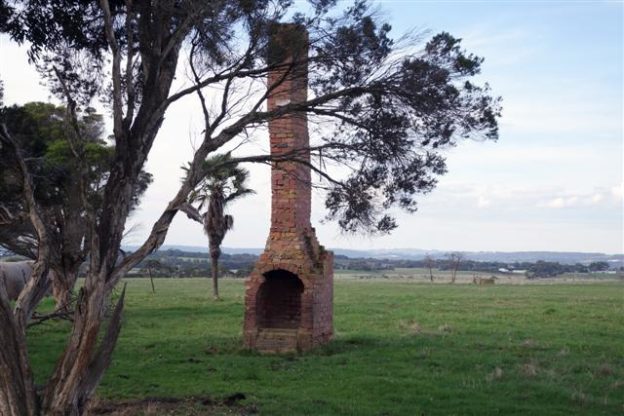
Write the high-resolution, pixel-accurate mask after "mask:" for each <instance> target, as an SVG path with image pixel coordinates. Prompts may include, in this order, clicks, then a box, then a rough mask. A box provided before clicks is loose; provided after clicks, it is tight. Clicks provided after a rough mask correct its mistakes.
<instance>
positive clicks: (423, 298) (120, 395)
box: [29, 279, 624, 416]
mask: <svg viewBox="0 0 624 416" xmlns="http://www.w3.org/2000/svg"><path fill="white" fill-rule="evenodd" d="M222 291H223V295H224V296H223V297H224V299H225V300H224V301H223V302H219V303H215V302H212V301H211V300H210V294H209V293H210V290H209V282H208V281H207V280H206V279H175V280H161V281H159V283H158V292H157V293H156V294H152V293H151V290H150V289H149V281H148V280H147V279H129V280H128V297H127V299H128V301H127V309H126V323H125V328H124V331H123V332H122V334H121V337H120V340H119V345H118V348H117V350H116V352H115V355H114V357H113V364H112V366H111V368H110V371H109V372H108V373H107V375H106V377H105V378H104V380H103V382H102V385H101V386H100V388H99V390H98V393H99V395H100V396H101V397H102V398H103V399H115V400H120V399H130V398H144V397H147V396H149V397H159V396H160V397H171V396H173V397H188V396H192V395H195V396H210V397H212V398H214V399H217V400H218V399H222V398H224V397H226V396H229V395H231V394H233V393H236V392H242V393H244V394H245V395H246V396H247V399H246V400H245V402H244V403H245V404H247V405H251V406H255V407H257V408H258V410H259V414H261V415H272V416H280V415H284V416H286V415H288V416H290V415H362V416H368V415H371V416H373V415H375V416H377V415H381V414H387V415H410V416H411V415H414V414H426V415H450V414H460V415H493V414H504V415H538V414H540V415H562V416H563V415H570V414H583V415H615V414H619V413H621V410H622V405H624V401H622V397H623V395H622V393H623V388H624V384H623V381H624V361H623V360H622V357H624V343H622V340H621V337H618V336H615V334H619V333H620V331H621V328H622V325H624V310H623V309H622V308H621V299H622V296H623V295H624V286H622V285H621V284H613V283H610V284H592V285H547V286H545V285H524V286H511V285H501V286H495V287H488V288H483V287H477V286H473V285H456V286H450V285H430V284H423V285H421V284H411V283H404V282H398V281H383V282H375V281H345V280H340V279H339V280H337V281H336V285H335V312H334V319H335V321H334V323H335V332H336V336H335V339H334V341H332V342H331V343H330V344H329V345H327V346H325V347H322V348H319V349H317V350H315V351H313V352H310V353H306V354H301V355H300V354H290V355H282V356H273V355H266V356H263V355H258V354H255V353H250V352H248V351H245V350H244V349H243V348H242V347H241V325H242V322H241V317H242V315H243V307H244V306H243V299H244V298H243V291H244V286H243V282H241V281H236V280H227V279H226V280H223V281H222ZM67 331H68V325H67V324H58V323H46V324H43V325H40V326H38V327H35V328H33V331H32V334H31V335H30V339H29V341H30V346H29V349H30V350H31V351H32V352H33V361H34V366H35V371H36V375H37V378H38V379H39V380H43V379H44V376H45V375H46V374H47V373H48V372H49V371H50V369H51V367H52V365H53V363H54V362H55V359H56V356H57V355H56V354H57V353H58V351H60V350H61V347H62V344H63V342H64V338H65V337H66V335H67Z"/></svg>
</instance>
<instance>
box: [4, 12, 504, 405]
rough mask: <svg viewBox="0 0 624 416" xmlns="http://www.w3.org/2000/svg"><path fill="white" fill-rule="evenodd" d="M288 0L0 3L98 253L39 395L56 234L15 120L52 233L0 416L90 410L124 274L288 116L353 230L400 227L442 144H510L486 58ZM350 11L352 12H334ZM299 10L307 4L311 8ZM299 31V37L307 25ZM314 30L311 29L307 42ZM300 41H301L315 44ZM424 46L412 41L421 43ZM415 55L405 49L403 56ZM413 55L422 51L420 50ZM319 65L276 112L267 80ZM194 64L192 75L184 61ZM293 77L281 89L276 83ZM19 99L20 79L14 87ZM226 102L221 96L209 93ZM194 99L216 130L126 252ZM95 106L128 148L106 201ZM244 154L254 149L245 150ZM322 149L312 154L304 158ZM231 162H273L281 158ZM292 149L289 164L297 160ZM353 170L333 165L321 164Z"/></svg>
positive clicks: (438, 160)
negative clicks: (154, 167)
mask: <svg viewBox="0 0 624 416" xmlns="http://www.w3.org/2000/svg"><path fill="white" fill-rule="evenodd" d="M292 4H293V3H292V2H291V1H290V0H273V1H269V0H245V1H238V0H222V1H206V0H182V1H180V0H160V1H151V2H147V1H130V0H127V1H122V0H99V1H95V0H93V1H91V0H58V1H54V2H48V1H40V0H10V1H8V0H0V33H6V34H8V36H10V37H11V38H12V39H13V40H14V41H16V42H25V41H27V42H28V44H29V45H30V50H29V55H30V59H31V61H32V62H33V63H34V64H35V65H37V67H38V69H39V71H40V72H41V74H42V75H43V76H44V77H45V79H46V80H47V81H48V84H49V88H50V90H51V91H52V93H54V94H55V95H56V96H57V97H59V98H60V99H62V100H63V101H64V102H65V107H66V109H67V111H66V119H67V120H68V123H67V125H68V128H70V131H71V133H72V134H71V135H69V136H68V137H67V138H66V140H67V143H68V144H69V145H70V146H69V147H70V148H71V152H70V157H71V158H72V161H73V163H76V165H77V166H78V167H79V168H78V174H77V175H76V177H75V181H76V182H77V183H78V184H79V186H78V194H79V198H80V200H81V201H83V206H82V208H83V209H84V212H83V214H82V215H83V218H84V219H85V227H86V230H87V232H86V233H85V238H84V240H83V241H81V246H88V250H89V261H88V271H87V274H86V278H85V282H84V285H83V286H82V288H81V289H80V292H79V294H78V300H77V305H76V309H75V313H74V315H73V323H72V327H71V331H70V335H69V336H68V337H67V343H66V345H65V347H64V350H63V352H62V354H60V356H59V358H58V360H57V362H56V364H55V365H54V368H53V369H52V371H51V373H50V377H49V378H48V379H47V380H45V381H44V383H43V385H42V386H41V387H40V388H35V382H34V377H33V370H32V367H31V360H30V356H29V352H28V348H27V347H26V346H27V342H26V329H27V326H28V321H29V319H30V317H31V316H32V314H33V313H34V311H35V308H36V307H37V305H38V304H39V303H40V301H41V299H42V298H43V296H44V295H45V293H46V290H47V285H48V282H47V279H46V276H47V273H48V270H49V268H50V265H51V255H52V249H53V248H54V246H53V245H54V241H53V238H52V234H51V230H50V229H49V227H48V224H47V223H46V220H45V214H44V209H43V207H42V204H41V203H40V202H39V201H38V200H37V198H36V191H37V189H36V187H35V182H34V180H33V171H32V168H31V166H30V165H29V163H28V159H27V158H26V157H25V156H24V151H23V149H22V147H21V144H20V142H19V140H17V139H16V138H15V136H14V134H13V133H12V132H11V130H10V129H9V128H8V125H7V123H6V121H5V120H0V146H1V149H0V152H2V154H3V155H8V156H10V158H11V160H12V163H13V165H14V166H15V171H16V172H18V173H19V176H20V183H21V186H20V192H21V195H22V199H23V201H24V202H23V203H24V206H25V211H26V212H27V215H28V220H29V222H30V224H31V226H32V229H33V230H34V236H35V239H36V241H37V261H36V262H35V264H34V271H33V276H32V278H31V280H30V281H29V283H28V284H27V285H26V287H25V288H24V290H23V291H22V293H21V294H20V296H19V299H18V300H17V302H16V303H15V304H14V305H11V304H10V303H9V301H8V299H7V296H6V293H5V292H6V291H5V290H4V287H3V286H2V285H1V284H0V328H2V331H0V369H1V370H2V371H0V413H1V414H3V415H11V416H13V415H19V416H23V415H28V416H30V415H52V416H57V415H82V414H84V413H85V412H86V410H87V408H88V405H89V402H90V400H91V398H92V396H93V393H94V391H95V389H96V387H97V386H98V384H99V382H100V380H101V379H102V377H103V375H104V372H105V371H106V369H107V368H108V366H109V364H110V361H111V358H112V353H113V351H114V347H115V344H116V342H117V338H118V335H119V332H120V330H121V315H122V311H123V305H124V296H123V295H122V296H121V297H120V298H119V301H118V302H117V304H116V307H115V308H114V309H113V312H112V313H110V314H109V313H106V312H107V311H108V310H109V309H108V305H109V302H110V299H111V294H112V291H113V290H114V288H115V287H116V285H117V283H118V282H119V280H120V279H121V278H122V277H123V276H124V275H125V274H126V273H127V272H128V271H129V270H130V269H132V268H133V267H134V266H136V265H137V264H138V263H140V262H141V261H142V260H143V259H144V258H145V257H147V256H148V255H149V254H150V253H152V252H153V251H154V250H156V249H158V248H159V247H160V246H161V245H162V244H163V242H164V241H165V237H166V235H167V232H168V230H169V227H170V225H171V223H172V221H173V219H174V218H175V216H176V215H177V213H178V211H180V210H181V209H182V208H183V207H184V206H185V205H186V204H188V198H189V195H190V194H191V193H192V192H193V190H194V189H196V188H197V186H198V185H199V184H200V183H201V182H202V180H204V178H205V174H206V173H207V172H205V170H204V169H203V163H204V161H205V160H206V159H207V158H208V157H209V155H211V154H214V153H215V152H217V151H223V149H224V146H229V147H228V148H237V146H244V145H245V144H246V143H248V141H249V137H250V133H252V131H253V129H254V128H257V127H259V126H264V125H266V124H267V123H268V121H269V120H271V119H275V118H280V117H283V116H285V115H289V114H306V115H307V116H308V117H309V118H310V119H311V121H313V122H318V123H319V125H320V126H322V127H323V128H322V130H321V134H319V135H318V137H316V139H315V141H313V142H312V143H313V144H312V145H311V146H310V148H309V149H294V150H293V152H292V153H290V154H288V155H286V156H287V157H289V158H291V160H295V161H298V162H299V163H306V164H307V165H309V166H310V168H311V169H313V170H314V171H315V172H317V173H318V174H319V175H320V176H321V177H322V178H323V184H322V185H323V186H324V187H325V189H326V190H327V195H326V202H325V205H326V208H327V210H328V216H329V217H330V218H332V219H335V220H336V221H337V222H338V224H339V226H340V227H342V229H344V230H346V231H348V232H355V231H366V232H389V231H391V230H392V229H394V228H395V227H396V226H397V224H396V222H395V221H394V219H393V218H392V217H391V216H390V215H389V214H388V212H389V210H390V209H392V208H393V207H400V208H403V209H405V210H407V211H409V212H414V211H415V210H416V198H417V197H418V196H420V195H422V194H426V193H428V192H430V191H431V190H432V189H433V188H434V187H435V186H436V184H437V177H438V176H439V175H442V174H444V173H445V172H446V165H445V159H444V156H443V154H442V153H441V150H442V149H444V148H448V147H450V146H453V145H454V144H455V143H457V141H459V140H462V139H467V138H471V137H484V138H487V139H493V140H495V139H496V138H497V137H498V126H497V119H498V117H499V115H500V106H499V100H498V99H497V98H495V97H492V96H491V94H490V91H489V88H488V86H487V85H484V86H480V85H478V84H476V83H474V82H473V81H471V79H472V78H473V77H474V76H475V75H477V74H478V73H479V71H480V68H481V64H482V62H483V60H482V59H481V58H479V57H477V56H475V55H472V54H470V53H467V52H466V51H464V50H463V49H462V47H461V42H460V40H459V39H456V38H454V37H453V36H451V35H450V34H448V33H440V34H437V35H435V36H433V37H432V38H431V39H430V40H429V41H427V42H426V43H425V44H424V45H423V47H422V48H415V47H414V44H413V42H410V39H407V38H406V39H407V40H406V41H405V42H403V44H401V43H400V42H396V41H394V40H393V39H392V38H391V37H390V32H391V27H390V25H388V24H386V23H384V22H380V21H379V20H378V19H377V18H376V17H375V16H374V14H373V13H371V12H370V11H369V9H368V6H367V4H366V2H364V1H357V2H355V3H354V4H353V5H352V6H350V7H345V5H344V3H338V2H335V1H332V0H311V1H310V7H309V8H308V9H307V10H309V12H307V13H304V12H301V11H297V10H293V9H292ZM336 7H339V8H341V10H336ZM303 9H304V8H303V7H301V8H300V9H299V8H298V10H303ZM287 20H288V21H289V22H290V23H293V24H294V25H295V27H297V28H300V29H305V31H307V33H308V34H309V49H308V53H307V54H305V55H304V56H298V57H295V58H294V59H293V60H292V61H288V62H280V61H279V60H276V59H267V57H269V56H270V55H271V56H274V55H275V52H279V51H275V50H274V48H271V47H270V46H271V44H272V42H271V40H272V39H274V34H275V33H276V30H279V27H280V23H283V22H285V21H287ZM300 31H301V30H300ZM300 38H302V36H300ZM300 40H301V39H300ZM411 40H414V39H411ZM401 46H406V47H405V48H402V47H401ZM408 47H409V48H408ZM303 64H305V65H306V66H307V67H308V68H309V73H308V81H309V86H310V90H311V94H310V98H308V99H306V100H305V101H301V102H290V103H285V104H284V105H281V106H279V107H277V108H275V109H272V110H267V109H266V101H267V97H268V96H269V95H270V94H271V91H272V90H267V88H266V84H265V80H266V77H267V74H268V73H269V72H270V71H273V70H275V69H276V68H279V69H281V70H282V71H281V72H283V73H284V74H286V76H285V77H288V76H292V72H293V71H294V72H296V71H295V69H296V68H298V67H300V65H303ZM184 66H186V67H190V68H191V72H192V77H190V78H191V79H190V80H188V82H186V83H185V84H184V85H176V86H175V88H173V87H172V85H173V82H174V79H176V75H177V76H178V77H177V79H178V80H179V82H182V81H183V80H184V78H185V77H184V76H183V75H182V70H183V68H182V67H184ZM279 84H280V80H277V82H275V83H273V84H272V85H279ZM4 87H5V88H6V89H10V88H18V86H13V85H5V86H4ZM208 90H210V91H213V92H218V96H217V97H215V96H213V95H211V96H207V95H205V94H204V92H205V91H208ZM193 94H195V95H196V96H197V98H198V102H199V105H200V106H201V109H202V111H203V113H204V121H205V123H204V124H205V125H204V127H205V128H204V130H203V133H202V138H201V141H200V143H199V144H198V146H197V148H196V149H195V152H194V154H193V157H192V160H191V161H190V163H189V165H188V170H187V172H186V174H185V176H184V178H183V180H182V183H181V184H180V187H179V189H178V190H177V191H176V192H175V193H174V195H172V198H171V200H170V201H169V203H168V204H167V206H166V207H165V208H164V210H163V211H162V214H161V215H160V217H159V218H158V220H157V221H156V222H155V223H154V225H153V227H152V230H151V232H150V234H149V236H148V237H147V238H146V240H145V241H144V242H143V244H142V245H141V246H140V247H139V248H138V249H137V250H136V251H135V252H134V253H131V254H129V255H127V256H125V257H124V258H123V259H120V258H119V249H120V246H121V241H122V238H123V235H124V228H125V226H126V221H127V219H128V215H129V213H130V211H131V209H132V206H133V204H134V195H135V190H136V188H137V186H138V185H139V182H140V180H141V173H142V171H143V167H144V165H145V163H146V160H147V158H148V155H149V153H150V150H151V149H152V146H153V145H154V141H155V140H156V137H157V135H158V132H159V130H160V127H161V125H162V123H163V121H164V119H165V115H166V114H167V112H168V109H169V108H170V107H171V106H172V105H174V104H175V103H176V102H177V101H178V100H180V99H181V98H183V97H187V96H189V95H193ZM96 99H103V100H104V101H106V102H107V103H108V104H109V106H110V111H111V122H112V127H113V140H114V151H113V155H112V157H111V161H110V170H109V171H108V173H107V175H106V177H105V178H103V180H102V184H101V188H102V194H101V195H102V196H101V199H100V201H99V203H98V204H97V205H94V204H91V203H90V202H89V198H88V195H89V185H88V184H89V174H90V167H91V166H90V164H89V163H87V159H86V158H85V157H84V155H85V152H86V148H87V145H88V141H87V140H86V138H85V137H84V135H83V134H82V132H81V129H80V128H79V126H80V114H81V111H82V110H84V109H86V108H88V107H89V106H90V103H91V102H92V101H94V100H96ZM246 149H248V150H252V149H257V147H256V148H254V147H249V146H247V147H246ZM302 152H304V153H306V154H308V152H310V153H311V154H312V155H313V156H316V157H313V158H311V159H309V160H303V159H302V158H301V157H300V155H301V153H302ZM245 155H246V156H244V157H242V156H240V157H234V156H233V157H232V160H233V161H234V162H243V161H253V162H262V163H268V162H270V161H272V158H271V155H270V154H267V153H266V152H260V153H258V154H252V155H250V154H249V152H246V153H245ZM286 156H284V155H282V156H281V157H282V158H283V157H286ZM315 160H318V161H335V162H336V163H340V164H342V165H344V164H347V165H348V166H350V167H351V169H349V170H348V173H346V174H344V173H345V171H344V170H338V171H332V170H327V169H326V168H325V166H326V165H325V164H324V163H320V162H312V161H315Z"/></svg>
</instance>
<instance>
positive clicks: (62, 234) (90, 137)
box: [0, 102, 152, 309]
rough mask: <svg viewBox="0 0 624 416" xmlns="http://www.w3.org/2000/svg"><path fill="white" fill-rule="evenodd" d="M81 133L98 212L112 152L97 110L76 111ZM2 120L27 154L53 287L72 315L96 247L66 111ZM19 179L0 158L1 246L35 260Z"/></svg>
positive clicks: (40, 110)
mask: <svg viewBox="0 0 624 416" xmlns="http://www.w3.org/2000/svg"><path fill="white" fill-rule="evenodd" d="M76 115H77V118H76V121H77V123H78V125H77V128H78V129H79V130H80V132H81V134H82V137H83V140H84V145H83V146H84V149H83V155H82V156H83V157H84V158H85V159H86V162H87V163H88V165H89V169H88V170H87V171H86V172H85V176H86V178H85V183H86V186H87V189H86V191H85V193H84V196H85V197H86V199H87V200H88V201H89V203H90V205H91V206H93V207H95V209H96V210H97V209H98V208H97V207H98V206H99V205H100V204H101V199H102V193H103V185H104V184H105V181H106V178H107V175H108V172H109V170H110V164H111V162H112V158H113V155H114V148H113V146H111V145H110V144H109V143H107V142H106V140H105V138H104V119H103V116H102V115H101V114H98V113H97V112H96V111H95V110H94V109H93V108H85V109H83V110H81V111H79V110H76ZM0 118H1V119H2V121H3V123H4V124H5V126H6V127H7V129H8V131H10V132H11V135H12V137H13V139H14V140H15V141H16V143H17V144H18V146H19V148H20V150H21V156H22V157H23V158H24V159H25V160H26V164H27V166H28V168H29V170H30V172H31V175H32V181H33V187H34V192H35V193H34V198H35V200H36V202H37V204H38V205H39V207H40V213H41V215H42V217H43V220H44V224H45V225H46V228H47V232H48V235H49V238H50V240H51V244H50V268H51V269H53V270H54V279H53V281H52V289H53V294H54V297H55V298H56V301H57V309H61V308H62V309H69V306H70V300H71V297H72V296H71V294H72V290H73V288H74V285H75V283H76V279H77V278H78V272H79V269H80V267H81V265H82V264H83V263H84V261H85V260H86V258H87V256H88V254H89V249H90V246H89V245H87V244H83V242H84V241H85V240H86V239H87V232H88V227H87V222H86V218H85V216H84V215H83V214H84V201H83V199H82V198H81V190H80V189H79V186H80V185H81V182H80V181H78V180H76V177H77V176H78V175H79V172H78V169H79V168H80V165H79V164H78V163H76V162H77V159H76V158H75V157H74V154H73V148H72V146H71V142H70V141H69V140H68V139H67V136H68V135H70V134H72V130H71V127H69V126H68V125H67V124H68V123H67V119H66V108H64V107H60V106H56V105H54V104H49V103H41V102H33V103H27V104H24V105H21V106H17V105H14V106H10V107H6V108H1V109H0ZM21 180H22V178H21V175H20V172H19V169H18V167H17V165H16V164H15V160H14V158H13V157H12V156H11V154H10V153H8V152H3V153H1V154H0V246H3V247H5V248H7V249H9V250H10V251H11V252H13V253H15V254H19V255H21V256H24V257H28V258H31V259H33V260H34V259H36V258H37V250H38V242H37V238H36V232H35V230H34V228H33V226H32V224H31V221H30V219H29V213H28V208H27V206H26V204H25V203H24V199H23V197H22V183H21ZM151 180H152V177H151V175H150V174H149V173H146V172H142V174H141V176H140V179H139V181H137V185H136V186H135V189H134V194H133V198H134V203H133V207H134V206H136V205H137V204H138V201H139V198H140V196H141V195H142V194H143V192H144V191H145V190H146V189H147V186H148V185H149V184H150V182H151Z"/></svg>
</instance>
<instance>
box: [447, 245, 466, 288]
mask: <svg viewBox="0 0 624 416" xmlns="http://www.w3.org/2000/svg"><path fill="white" fill-rule="evenodd" d="M446 258H447V259H448V261H449V265H450V268H451V283H455V280H456V279H457V270H458V269H459V264H460V263H461V262H462V260H463V259H464V255H463V254H462V253H460V252H457V251H454V252H452V253H448V254H447V255H446Z"/></svg>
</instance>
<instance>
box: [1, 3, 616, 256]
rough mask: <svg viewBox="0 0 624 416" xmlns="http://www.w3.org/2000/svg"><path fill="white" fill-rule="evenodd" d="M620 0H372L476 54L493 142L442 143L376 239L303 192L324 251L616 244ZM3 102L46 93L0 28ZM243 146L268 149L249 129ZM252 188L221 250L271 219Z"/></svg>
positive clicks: (235, 209)
mask: <svg viewBox="0 0 624 416" xmlns="http://www.w3.org/2000/svg"><path fill="white" fill-rule="evenodd" d="M623 4H624V3H622V2H602V1H586V2H576V1H568V2H564V1H551V2H543V1H487V2H486V1H462V2H460V1H380V2H377V6H378V8H379V13H380V14H381V16H382V17H383V18H384V19H385V20H387V21H388V22H389V23H390V24H391V25H392V26H393V31H392V33H393V34H394V35H395V36H397V37H398V36H400V35H401V34H402V33H405V32H406V31H409V30H412V29H416V30H418V31H427V33H430V34H431V35H433V34H435V33H438V32H440V31H447V32H450V33H451V34H452V35H454V36H456V37H459V38H462V40H463V41H462V44H463V46H464V47H465V48H466V49H467V50H468V51H470V52H473V53H475V54H477V55H479V56H483V57H484V58H485V62H484V64H483V71H482V74H481V75H480V76H479V81H481V82H485V81H487V82H488V83H489V84H490V86H491V87H492V90H493V93H494V94H496V95H499V96H502V98H503V116H502V118H501V120H500V139H499V140H498V141H497V142H477V141H465V142H462V143H460V144H459V145H458V146H457V147H454V148H452V149H449V150H448V151H445V155H446V157H447V164H448V170H449V171H448V173H447V174H446V175H444V176H442V177H441V178H440V181H439V185H438V187H437V188H436V189H435V190H434V191H433V192H432V193H430V194H428V195H426V196H423V197H421V198H419V200H418V207H419V208H418V211H417V212H416V213H415V214H406V213H402V212H396V214H397V218H398V222H399V228H398V229H397V230H395V231H394V232H393V233H392V234H390V235H386V236H374V237H372V236H365V235H355V236H354V235H344V234H343V233H341V231H340V230H339V229H338V227H337V226H336V224H335V223H332V222H331V221H323V219H324V217H325V212H324V210H323V206H324V205H323V194H322V193H320V192H319V191H315V192H314V193H313V213H312V223H313V226H315V228H316V231H317V236H318V238H319V240H320V242H321V243H322V244H324V245H325V246H326V247H330V248H350V249H381V248H420V249H430V250H434V249H435V250H447V251H450V250H461V251H537V250H539V251H585V252H604V253H624V241H623V240H624V225H623V215H624V202H623V193H624V178H623V157H624V154H623V153H624V149H623V142H624V140H623V134H624V132H623V124H624V121H623V117H624V116H623V101H624V100H623V98H624V97H623V95H624V92H623V88H624V84H623V73H624V68H623V65H624V64H623V62H624V61H623V59H624V56H623V50H624V45H623V42H624V41H623V39H624V33H623V21H624V6H623ZM0 56H1V59H0V78H2V79H3V80H4V82H5V101H6V103H7V104H13V103H16V104H23V103H26V102H29V101H36V100H43V101H45V100H50V99H51V98H50V96H49V93H48V92H47V91H46V89H45V87H44V86H42V85H41V82H40V80H39V79H38V77H37V74H36V72H35V71H34V70H33V69H32V68H31V67H29V66H28V63H27V59H26V50H25V47H24V46H22V47H19V46H17V45H15V44H13V43H11V42H10V41H9V40H8V39H7V38H6V37H0ZM201 123H202V116H201V112H200V110H199V108H198V107H197V105H196V103H195V101H192V100H191V99H188V100H182V101H181V102H179V103H177V104H176V105H175V106H174V107H172V108H171V109H170V110H169V112H168V114H167V116H166V119H165V122H164V124H163V126H162V128H161V131H160V133H159V135H158V137H157V140H156V143H155V145H154V148H153V150H152V153H151V154H150V158H149V160H148V164H147V170H148V171H149V172H151V173H152V174H153V175H154V183H153V184H152V185H151V187H150V188H149V189H148V191H147V192H146V194H145V196H144V198H143V201H142V203H141V206H140V208H139V209H138V210H137V211H136V212H135V213H134V214H133V215H132V217H131V218H130V219H129V222H128V226H134V227H135V231H134V232H132V233H131V234H130V235H129V236H128V238H127V239H126V241H125V243H126V244H140V243H141V242H142V241H143V239H144V238H145V237H146V236H147V234H148V233H149V231H150V229H151V225H152V224H153V223H154V221H155V220H156V219H157V218H158V216H159V215H160V213H161V212H162V210H163V209H164V208H165V206H166V204H167V202H168V201H169V199H171V198H172V197H173V195H174V194H175V192H176V190H177V187H178V186H179V183H180V177H181V172H182V171H181V169H180V167H181V166H182V165H184V164H185V163H186V162H187V161H188V160H189V159H190V157H191V155H192V151H193V144H194V143H196V140H197V137H198V135H199V132H200V130H201ZM249 147H250V148H251V151H255V150H266V149H267V148H268V137H266V134H265V133H264V134H263V133H258V137H255V138H254V140H253V142H252V143H250V144H249ZM249 170H250V171H251V182H250V186H251V187H252V188H253V189H255V190H256V194H255V195H253V196H250V197H247V198H245V199H243V200H241V201H239V202H235V203H234V204H233V205H232V206H231V207H230V209H229V213H230V214H232V215H233V216H234V221H235V226H234V230H232V231H231V232H230V233H229V234H228V235H227V236H226V238H225V241H224V243H223V244H224V246H225V247H238V248H260V247H263V246H264V244H265V242H266V237H267V235H268V230H269V221H270V172H269V169H268V168H267V167H263V166H250V167H249ZM165 244H170V245H173V244H175V245H195V246H203V245H206V244H207V240H206V237H205V235H204V234H203V232H202V229H201V226H199V224H197V223H194V222H192V221H190V220H188V219H186V218H185V217H183V216H178V217H177V218H176V219H175V220H174V223H173V225H172V227H171V229H170V231H169V234H168V236H167V239H166V242H165Z"/></svg>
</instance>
